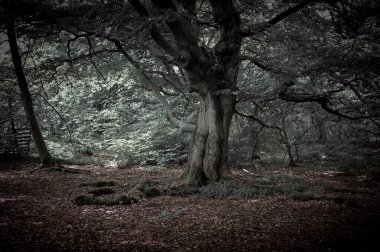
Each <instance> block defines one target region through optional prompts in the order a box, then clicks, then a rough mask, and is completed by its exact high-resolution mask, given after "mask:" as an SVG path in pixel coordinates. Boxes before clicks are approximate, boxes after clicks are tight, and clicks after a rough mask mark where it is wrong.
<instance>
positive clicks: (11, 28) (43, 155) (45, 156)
mask: <svg viewBox="0 0 380 252" xmlns="http://www.w3.org/2000/svg"><path fill="white" fill-rule="evenodd" d="M7 32H8V41H9V47H10V49H11V55H12V61H13V66H14V71H15V74H16V77H17V84H18V87H19V89H20V95H21V100H22V104H23V106H24V110H25V114H26V118H27V120H28V123H29V126H30V130H31V132H32V137H33V140H34V143H35V145H36V148H37V151H38V154H39V156H40V159H41V166H46V165H49V163H51V156H50V154H49V151H48V149H47V147H46V144H45V141H44V138H43V136H42V133H41V130H40V126H39V124H38V121H37V119H36V116H35V113H34V109H33V101H32V96H31V95H30V92H29V87H28V83H27V81H26V78H25V74H24V70H23V67H22V62H21V56H20V53H19V51H18V46H17V39H16V32H15V23H14V20H12V19H10V20H8V22H7Z"/></svg>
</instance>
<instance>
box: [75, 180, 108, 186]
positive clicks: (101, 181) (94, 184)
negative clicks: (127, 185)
mask: <svg viewBox="0 0 380 252" xmlns="http://www.w3.org/2000/svg"><path fill="white" fill-rule="evenodd" d="M114 185H115V182H113V181H106V180H99V181H94V182H87V183H81V184H80V185H79V186H92V187H106V186H114Z"/></svg>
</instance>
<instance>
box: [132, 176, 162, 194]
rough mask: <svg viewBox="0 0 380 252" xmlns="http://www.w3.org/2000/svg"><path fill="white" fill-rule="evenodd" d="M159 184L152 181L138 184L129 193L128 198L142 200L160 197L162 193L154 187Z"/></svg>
mask: <svg viewBox="0 0 380 252" xmlns="http://www.w3.org/2000/svg"><path fill="white" fill-rule="evenodd" d="M156 184H157V182H155V181H151V180H144V181H142V182H140V183H138V184H136V185H135V186H134V187H133V188H132V189H131V190H130V191H129V192H128V196H131V197H134V198H136V199H142V198H146V197H154V196H158V195H160V191H159V190H158V189H157V188H155V187H154V185H156Z"/></svg>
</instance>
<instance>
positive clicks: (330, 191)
mask: <svg viewBox="0 0 380 252" xmlns="http://www.w3.org/2000/svg"><path fill="white" fill-rule="evenodd" d="M37 165H38V164H37V163H36V162H32V161H28V160H23V161H15V160H14V161H9V162H7V163H2V164H1V167H0V192H1V193H0V231H1V232H0V233H1V235H0V250H1V251H42V250H43V251H53V250H54V251H67V250H69V251H376V250H378V249H379V243H378V239H379V234H378V232H377V231H378V228H379V224H380V215H379V211H378V209H379V207H380V174H379V172H374V171H367V172H366V173H360V174H358V173H345V172H339V171H336V170H334V168H333V167H331V168H330V169H327V168H326V169H324V170H322V171H321V170H316V169H312V168H309V169H308V168H306V167H297V168H292V169H288V168H286V169H284V168H281V169H279V168H278V167H276V166H268V167H265V170H264V171H260V172H257V173H256V175H255V176H254V177H252V176H251V175H250V174H248V173H247V172H245V171H243V170H242V169H237V168H236V169H232V174H233V177H234V178H235V179H236V178H239V180H238V181H240V183H239V182H236V184H235V183H233V184H226V183H225V184H224V186H218V187H214V188H213V186H212V185H208V186H206V187H205V188H203V189H201V190H200V192H198V193H195V194H191V193H190V194H185V193H184V194H182V195H179V194H180V193H179V194H178V195H167V194H166V195H165V193H163V192H164V189H165V188H170V187H171V188H173V187H175V186H176V185H178V184H179V183H181V182H183V181H181V180H178V176H179V175H180V174H181V172H182V167H178V166H171V167H161V168H160V167H158V168H157V167H156V168H155V169H152V167H151V166H146V167H144V166H134V167H129V168H123V169H121V168H117V167H101V166H96V165H65V166H66V167H70V168H73V169H76V170H78V169H79V170H81V171H89V172H90V173H81V174H75V173H71V172H48V171H46V170H37V171H35V168H36V167H37ZM142 180H151V181H155V182H157V184H156V187H157V189H158V190H159V191H160V195H157V196H154V197H146V198H145V197H144V198H142V199H141V200H139V201H138V202H135V203H132V204H130V205H119V204H117V205H113V206H105V205H77V204H76V203H75V200H74V199H75V198H76V197H77V196H78V195H83V194H87V193H88V192H91V191H94V190H95V189H97V188H101V187H96V186H97V185H101V184H99V182H102V181H103V182H107V181H108V182H111V181H112V183H111V184H109V183H108V184H107V183H103V185H108V186H106V188H112V189H113V190H114V193H115V194H125V193H126V192H128V191H129V190H130V189H131V188H132V187H133V186H134V185H136V184H138V183H139V182H141V181H142ZM242 181H246V182H247V181H250V182H251V183H252V184H253V185H260V184H261V185H266V187H265V188H262V189H258V188H256V189H257V190H256V191H251V192H248V191H247V190H246V191H240V193H239V192H238V193H235V194H234V192H233V191H234V190H238V187H237V185H238V184H240V187H241V186H242ZM94 182H98V184H97V185H96V184H92V185H91V183H94ZM84 183H87V184H88V185H87V186H85V185H86V184H84ZM110 185H111V186H110ZM207 187H209V188H207ZM103 188H105V187H103ZM105 196H109V195H105Z"/></svg>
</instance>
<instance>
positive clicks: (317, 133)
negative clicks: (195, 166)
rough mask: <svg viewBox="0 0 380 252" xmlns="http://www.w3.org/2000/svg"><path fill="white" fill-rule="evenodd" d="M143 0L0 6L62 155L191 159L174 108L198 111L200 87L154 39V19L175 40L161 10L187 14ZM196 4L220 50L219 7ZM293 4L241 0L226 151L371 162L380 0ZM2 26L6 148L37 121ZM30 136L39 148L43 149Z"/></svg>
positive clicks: (234, 159)
mask: <svg viewBox="0 0 380 252" xmlns="http://www.w3.org/2000/svg"><path fill="white" fill-rule="evenodd" d="M134 2H135V1H131V3H123V2H122V1H100V2H96V1H88V2H82V1H80V2H75V1H47V2H38V1H37V2H29V1H25V2H24V1H17V2H14V3H13V2H9V1H2V10H1V11H2V19H1V20H2V22H5V20H6V19H7V18H8V19H9V18H13V19H15V21H16V23H15V25H16V27H15V28H16V37H17V43H18V48H19V54H20V57H21V61H22V65H23V71H24V73H25V76H26V80H27V83H28V86H29V89H30V93H31V96H32V98H33V105H34V109H35V114H36V117H37V120H38V122H39V124H40V127H41V131H42V132H43V135H44V138H45V141H46V145H47V147H48V149H49V151H50V153H51V154H52V155H53V156H54V157H59V158H70V159H76V160H82V161H83V162H93V161H94V160H97V162H101V163H104V164H108V165H111V164H112V165H120V166H123V165H130V164H137V163H143V162H146V161H148V162H149V160H155V161H157V162H158V163H159V164H169V163H178V162H179V163H185V162H186V160H187V158H188V157H187V151H188V146H189V144H190V134H189V133H186V132H183V131H181V130H180V129H179V128H178V127H175V126H176V124H173V123H172V122H173V119H171V121H170V120H168V117H169V119H170V117H175V118H176V119H175V120H177V118H178V119H180V120H182V121H184V122H186V123H191V124H196V120H197V119H196V118H197V114H198V109H197V107H198V106H199V104H200V100H199V96H198V95H197V94H196V92H194V90H193V88H192V86H191V84H189V83H190V82H191V81H192V80H190V79H189V78H190V77H191V76H190V77H189V74H188V73H186V70H187V69H186V66H185V65H184V63H183V62H181V59H180V58H177V59H176V58H174V57H172V56H171V55H170V53H168V51H165V48H163V47H162V45H160V44H159V45H158V46H157V44H155V43H157V39H156V38H155V37H154V35H153V36H152V37H153V41H152V40H150V39H149V36H150V35H152V29H158V30H160V32H161V35H162V36H164V37H165V39H166V40H167V41H170V40H171V39H173V38H172V37H171V36H173V34H174V36H176V34H175V32H176V31H174V30H173V29H172V28H171V27H170V25H169V30H167V28H165V25H166V26H168V24H165V22H168V21H167V20H166V19H168V18H172V19H174V17H171V16H172V15H177V14H176V13H174V14H173V13H171V12H173V10H172V9H171V7H165V4H162V5H163V6H160V5H161V4H159V3H158V2H157V3H156V2H154V1H153V3H152V4H149V3H144V4H147V6H146V8H148V9H149V11H150V12H152V14H151V16H152V17H150V18H148V19H147V18H146V17H144V15H141V13H140V14H139V13H138V12H139V11H133V8H135V7H136V6H135V3H134ZM190 2H191V1H190ZM177 4H179V5H180V3H177ZM193 4H195V6H194V7H193V8H195V9H196V10H195V9H194V10H193V12H192V13H194V14H195V13H196V15H197V16H196V19H194V20H193V19H192V20H190V23H192V22H196V25H195V24H194V27H192V29H193V30H194V31H193V33H194V36H195V34H196V35H197V36H198V37H197V39H198V42H197V43H198V44H199V45H200V47H199V48H208V49H207V50H209V51H210V50H213V48H214V49H215V48H216V47H217V46H218V45H219V44H218V43H219V42H220V41H219V42H218V39H220V31H219V30H218V25H217V23H216V22H217V21H215V20H214V19H213V18H212V15H210V14H212V10H213V9H212V5H210V4H209V3H207V2H206V1H200V2H198V1H193ZM296 4H298V5H295V6H293V7H290V6H291V5H292V1H259V2H257V3H251V2H250V1H236V3H234V5H235V8H236V11H237V12H239V15H240V18H241V22H242V25H241V30H242V32H241V33H242V38H243V40H242V44H241V49H240V60H239V66H238V68H239V72H238V74H237V76H236V78H237V88H236V89H235V90H232V93H233V94H234V96H235V97H236V107H235V109H234V110H235V113H234V115H233V118H232V121H231V130H230V138H229V142H230V152H229V156H230V157H229V162H230V164H231V165H235V166H236V165H245V166H247V165H248V166H252V165H256V166H259V164H258V161H265V162H276V163H284V164H287V163H288V164H291V165H295V164H297V163H300V162H306V161H311V162H315V163H316V164H318V165H319V164H328V163H329V162H344V164H343V166H345V165H350V164H351V165H353V166H362V167H365V166H367V165H370V164H371V162H372V164H375V163H374V162H378V159H375V160H374V159H373V153H372V152H371V151H368V150H366V151H364V152H362V151H360V148H359V149H358V148H357V144H359V146H361V147H366V146H367V147H368V146H370V145H369V143H375V142H377V141H378V140H379V121H378V120H379V116H380V103H379V93H380V92H379V76H378V74H379V69H380V68H379V60H378V53H379V44H378V41H379V40H378V38H379V37H378V36H379V33H378V32H379V30H378V22H379V21H378V12H377V11H376V10H378V8H379V4H378V3H377V2H376V1H304V2H302V3H296ZM151 5H153V6H151ZM154 5H157V6H155V7H154ZM301 5H302V6H301ZM304 5H305V6H304ZM177 7H178V6H177ZM183 8H186V6H184V7H183ZM213 8H214V11H215V8H216V7H215V6H213ZM292 8H293V9H292ZM301 8H302V11H299V9H301ZM181 13H182V12H181ZM182 14H183V13H182ZM54 15H55V16H54ZM65 15H67V16H65ZM178 15H179V14H178ZM276 15H277V16H276ZM281 15H283V16H281ZM194 17H195V16H194ZM191 18H193V17H191ZM271 18H272V19H271ZM276 18H277V19H279V20H275V19H276ZM265 20H271V21H273V23H276V24H275V25H271V23H270V22H268V24H266V23H265V22H264V21H265ZM280 20H281V22H279V21H280ZM277 22H278V24H277ZM152 25H153V26H152ZM272 26H273V27H272ZM152 27H153V28H152ZM2 29H3V32H2V33H1V48H0V50H1V54H0V55H1V59H0V60H1V73H2V77H1V90H0V95H1V99H0V100H1V104H0V106H1V111H2V113H1V118H0V123H1V125H0V127H1V134H2V136H3V137H2V138H1V139H2V142H1V148H2V149H1V150H2V151H3V152H4V151H5V148H7V147H9V146H7V145H9V144H10V143H9V140H10V139H9V137H8V138H7V137H6V136H7V134H8V136H9V131H10V130H12V128H14V129H17V128H22V127H24V126H26V125H27V124H28V123H27V120H26V119H25V114H24V108H23V106H22V101H21V99H20V94H19V90H18V87H17V85H16V76H15V74H14V72H13V65H12V57H11V52H10V49H9V45H8V43H7V35H6V26H4V25H3V27H2ZM170 29H171V30H170ZM195 30H196V31H195ZM186 39H188V38H186ZM115 41H116V42H117V43H115ZM176 41H177V43H178V44H180V43H181V42H180V41H179V40H178V39H177V40H176ZM178 41H179V42H178ZM118 43H120V45H122V49H121V50H120V48H118ZM165 53H167V54H165ZM125 55H126V56H125ZM182 60H183V59H182ZM286 82H291V84H290V85H288V86H286V85H284V83H286ZM284 87H286V90H285V88H284ZM189 91H190V92H189ZM197 92H198V91H197ZM198 93H199V92H198ZM177 126H178V124H177ZM354 144H356V145H354ZM33 146H34V145H33V144H32V145H31V147H32V150H31V153H32V154H33V153H37V151H36V150H35V149H34V148H33ZM99 156H100V158H99ZM153 162H154V161H153ZM367 163H369V164H367Z"/></svg>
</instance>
